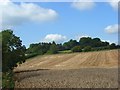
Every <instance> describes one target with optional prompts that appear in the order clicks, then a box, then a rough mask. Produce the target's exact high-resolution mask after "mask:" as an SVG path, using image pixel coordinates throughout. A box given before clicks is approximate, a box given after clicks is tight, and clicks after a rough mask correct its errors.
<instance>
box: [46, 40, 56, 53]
mask: <svg viewBox="0 0 120 90" xmlns="http://www.w3.org/2000/svg"><path fill="white" fill-rule="evenodd" d="M47 53H48V54H56V53H58V48H57V45H56V43H55V42H54V41H53V43H52V45H51V46H50V49H49V50H48V51H47Z"/></svg>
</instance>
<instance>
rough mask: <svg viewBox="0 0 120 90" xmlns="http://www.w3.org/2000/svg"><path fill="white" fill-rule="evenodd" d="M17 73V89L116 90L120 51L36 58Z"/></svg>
mask: <svg viewBox="0 0 120 90" xmlns="http://www.w3.org/2000/svg"><path fill="white" fill-rule="evenodd" d="M14 71H15V72H16V74H15V79H16V86H15V87H16V88H117V87H118V50H108V51H98V52H85V53H71V54H56V55H44V56H37V57H34V58H31V59H29V60H27V61H26V62H25V63H23V64H22V65H20V66H18V67H17V68H15V70H14Z"/></svg>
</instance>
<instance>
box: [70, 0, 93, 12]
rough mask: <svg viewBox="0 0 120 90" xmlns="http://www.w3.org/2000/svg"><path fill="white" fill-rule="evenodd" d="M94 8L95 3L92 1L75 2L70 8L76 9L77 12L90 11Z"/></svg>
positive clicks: (79, 0) (78, 0)
mask: <svg viewBox="0 0 120 90" xmlns="http://www.w3.org/2000/svg"><path fill="white" fill-rule="evenodd" d="M94 6H95V2H93V0H88V1H86V2H85V1H83V0H82V1H81V0H76V1H75V2H73V3H72V7H74V8H76V9H78V10H89V9H92V8H93V7H94Z"/></svg>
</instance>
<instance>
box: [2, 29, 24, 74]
mask: <svg viewBox="0 0 120 90" xmlns="http://www.w3.org/2000/svg"><path fill="white" fill-rule="evenodd" d="M1 33H2V71H3V72H7V71H9V70H13V69H14V67H16V66H17V63H19V64H21V63H23V62H25V50H26V48H25V46H22V41H21V40H20V38H19V37H17V36H15V35H14V34H13V31H11V30H4V31H2V32H1Z"/></svg>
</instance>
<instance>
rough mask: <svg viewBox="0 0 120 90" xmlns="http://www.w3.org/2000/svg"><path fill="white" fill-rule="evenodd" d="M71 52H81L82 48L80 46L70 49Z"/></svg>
mask: <svg viewBox="0 0 120 90" xmlns="http://www.w3.org/2000/svg"><path fill="white" fill-rule="evenodd" d="M71 51H72V52H82V48H81V47H80V46H75V47H73V48H72V49H71Z"/></svg>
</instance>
